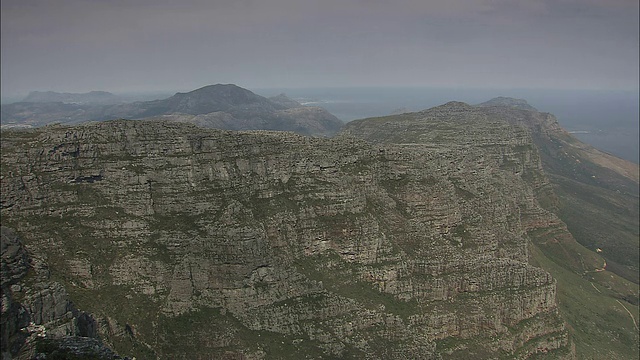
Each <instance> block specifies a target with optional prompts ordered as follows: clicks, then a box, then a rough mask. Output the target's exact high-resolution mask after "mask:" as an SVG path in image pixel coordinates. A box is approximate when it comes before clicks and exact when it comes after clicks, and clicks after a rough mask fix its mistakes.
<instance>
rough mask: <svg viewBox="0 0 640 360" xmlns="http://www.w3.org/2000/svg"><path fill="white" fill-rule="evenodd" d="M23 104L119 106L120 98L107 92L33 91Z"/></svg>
mask: <svg viewBox="0 0 640 360" xmlns="http://www.w3.org/2000/svg"><path fill="white" fill-rule="evenodd" d="M22 102H40V103H41V102H62V103H66V104H73V103H75V104H117V103H119V102H122V99H120V97H118V96H116V95H114V94H112V93H110V92H107V91H90V92H88V93H59V92H55V91H32V92H30V93H29V95H27V97H26V98H24V100H22Z"/></svg>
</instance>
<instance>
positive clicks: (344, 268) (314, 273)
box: [295, 253, 421, 321]
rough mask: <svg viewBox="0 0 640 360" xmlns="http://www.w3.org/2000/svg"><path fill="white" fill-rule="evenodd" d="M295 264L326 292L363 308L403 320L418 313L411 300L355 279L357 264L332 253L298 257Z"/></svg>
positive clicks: (416, 305) (357, 277)
mask: <svg viewBox="0 0 640 360" xmlns="http://www.w3.org/2000/svg"><path fill="white" fill-rule="evenodd" d="M295 265H296V269H297V270H298V271H300V272H301V273H303V274H305V275H306V276H307V277H308V278H310V279H311V280H315V281H322V285H323V286H324V288H325V289H327V290H328V291H330V292H332V293H335V294H337V295H340V296H343V297H346V298H349V299H354V300H356V301H357V302H358V303H359V304H361V305H363V306H365V307H366V308H369V309H372V310H381V309H384V310H383V312H387V313H391V314H393V315H397V316H399V317H401V318H402V319H404V320H405V321H406V320H408V318H409V317H410V316H411V315H415V314H418V313H420V312H421V309H420V307H419V305H418V303H417V302H416V301H415V300H411V301H403V300H400V299H398V298H396V297H395V296H393V295H392V294H389V293H385V292H382V291H380V290H378V289H376V288H375V287H374V285H373V284H371V283H369V282H366V281H364V280H359V274H358V273H357V271H358V267H357V265H355V264H352V263H349V262H347V261H345V260H342V258H340V256H339V255H337V254H335V253H330V254H327V255H317V256H314V257H306V258H303V259H299V260H297V261H296V263H295ZM327 265H328V267H327ZM381 305H382V306H381Z"/></svg>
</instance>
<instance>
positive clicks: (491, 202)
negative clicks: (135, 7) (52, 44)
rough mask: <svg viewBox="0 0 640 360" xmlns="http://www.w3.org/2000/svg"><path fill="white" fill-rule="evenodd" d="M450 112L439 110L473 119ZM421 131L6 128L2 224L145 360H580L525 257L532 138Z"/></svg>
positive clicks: (533, 203)
mask: <svg viewBox="0 0 640 360" xmlns="http://www.w3.org/2000/svg"><path fill="white" fill-rule="evenodd" d="M448 106H449V105H448ZM449 107H450V108H449ZM449 107H445V108H440V109H438V108H436V109H435V110H433V111H434V113H437V114H440V113H442V114H449V113H451V112H452V111H457V110H456V109H457V108H458V107H460V108H461V109H463V110H464V109H465V107H464V106H463V105H461V104H450V106H449ZM400 116H401V117H403V118H407V119H408V117H409V116H410V115H407V114H403V115H400ZM428 121H429V122H430V123H431V124H432V126H435V127H437V129H439V130H438V131H436V132H434V133H433V134H432V133H431V132H429V133H427V134H419V133H417V134H416V136H415V137H412V135H411V133H409V132H408V131H403V129H402V123H400V124H398V125H399V127H396V128H395V130H393V131H396V132H398V133H399V134H400V135H402V136H404V137H405V138H406V139H409V140H410V142H407V143H395V144H394V143H387V144H381V143H377V144H372V143H370V142H367V141H364V140H360V139H357V138H354V137H352V136H349V134H348V133H347V132H345V133H342V134H340V135H339V136H337V137H335V138H332V139H326V138H312V137H303V136H299V135H296V134H292V133H286V132H265V131H256V132H253V131H251V132H232V131H222V130H215V129H203V128H199V127H196V126H194V125H191V124H183V123H176V122H162V121H124V120H118V121H107V122H97V123H87V124H83V125H79V126H75V127H66V126H48V127H42V128H37V129H31V130H23V131H16V130H5V131H3V132H2V142H1V143H2V147H3V148H2V167H1V169H2V173H1V176H2V182H1V183H0V184H1V189H0V190H2V191H0V194H1V195H0V200H1V201H0V209H1V215H2V222H3V225H6V226H10V227H11V228H13V229H15V232H16V233H18V234H19V235H20V236H21V237H22V240H23V242H24V246H25V249H26V251H27V252H28V253H29V254H31V255H30V256H32V257H34V258H42V259H43V261H46V263H47V264H48V265H47V266H48V267H49V269H50V272H51V278H52V279H55V280H56V281H58V282H59V283H60V284H61V285H62V286H64V288H65V289H66V291H67V292H68V294H69V297H70V299H72V300H73V303H74V304H75V306H77V307H78V308H79V309H83V310H84V311H86V312H88V313H90V314H92V316H93V317H94V318H95V319H96V322H97V323H98V324H99V326H98V327H97V329H98V335H99V337H100V338H101V339H103V341H104V342H105V343H106V344H108V345H109V346H110V347H111V348H112V349H114V350H115V351H116V352H117V353H119V354H123V355H127V356H135V357H136V358H138V359H155V358H164V359H181V358H183V359H186V358H189V359H193V358H223V359H224V358H229V359H231V358H257V359H260V358H262V359H274V358H282V357H288V358H315V359H320V358H363V359H364V358H367V359H406V358H425V359H427V358H441V359H459V358H496V357H509V358H531V357H534V356H535V357H540V358H560V359H571V358H574V357H575V354H574V350H573V342H572V340H571V339H570V329H569V328H568V327H567V325H566V323H565V321H564V320H563V318H562V315H561V314H560V313H559V310H558V309H559V308H558V303H557V294H558V292H557V288H556V280H555V279H554V278H553V277H552V276H551V275H550V274H549V273H548V272H546V271H545V270H543V269H541V268H539V267H536V266H533V265H532V264H531V263H530V259H529V257H530V246H529V243H530V241H531V240H530V236H531V235H530V234H531V233H533V232H536V231H540V232H545V231H547V229H556V228H558V227H560V221H559V220H558V219H557V217H555V216H554V215H553V214H552V213H551V212H549V211H547V210H545V209H544V208H542V207H541V206H540V205H539V203H538V200H537V198H536V197H537V194H539V193H544V192H545V191H551V185H550V184H549V183H548V181H547V179H546V177H545V176H544V173H543V170H542V167H541V164H540V158H539V155H538V153H537V151H536V149H535V146H534V144H533V142H532V141H533V140H532V138H531V136H530V134H529V133H528V132H527V130H526V129H525V128H523V127H520V126H514V125H511V124H509V123H508V122H505V121H499V120H496V121H485V122H478V121H475V119H469V120H468V121H467V120H464V121H460V122H456V123H451V124H445V122H444V121H437V120H435V119H434V120H428ZM375 122H376V120H372V123H375ZM422 123H424V121H422ZM360 124H362V122H360ZM383 128H385V127H384V126H383ZM386 130H388V131H392V130H391V129H386ZM403 134H404V135H403ZM438 135H439V136H440V140H437V139H438V138H437V136H438ZM422 136H434V139H436V140H434V141H432V142H427V143H426V144H425V145H423V144H421V143H420V142H419V141H418V140H420V137H422ZM422 140H425V141H426V140H427V139H426V138H424V139H422ZM599 260H600V258H599V257H597V256H594V258H593V259H591V258H585V266H586V267H589V268H591V269H595V268H596V267H600V266H601V262H600V261H599ZM25 279H26V278H25ZM25 281H26V280H25ZM25 286H26V285H25ZM9 291H13V290H11V288H10V289H9ZM11 295H12V296H13V297H14V298H16V299H18V300H17V301H23V300H24V302H25V304H24V308H25V309H31V308H34V306H33V305H31V303H30V301H32V300H29V299H30V298H26V299H25V298H20V296H19V295H20V294H16V293H14V292H12V293H11ZM25 316H27V317H28V316H32V313H31V312H29V311H27V312H26V313H25ZM612 316H613V315H612ZM625 316H627V315H626V314H625ZM613 317H614V318H615V316H613ZM34 322H35V323H36V324H37V325H42V326H45V324H43V323H42V321H38V320H34Z"/></svg>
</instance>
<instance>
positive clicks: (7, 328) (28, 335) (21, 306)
mask: <svg viewBox="0 0 640 360" xmlns="http://www.w3.org/2000/svg"><path fill="white" fill-rule="evenodd" d="M0 231H1V237H0V239H1V244H2V287H1V290H2V294H1V296H2V313H1V323H0V325H1V330H2V339H1V341H2V342H1V345H2V347H1V348H2V350H1V351H2V359H11V358H14V357H15V358H17V359H31V358H37V359H39V358H46V356H47V355H51V356H54V357H55V356H62V355H63V354H73V355H75V356H80V357H82V356H84V355H86V356H94V357H92V358H97V359H120V357H118V356H117V355H116V354H115V353H113V352H112V351H111V350H110V349H108V348H107V347H105V346H104V345H103V344H102V342H101V341H100V340H98V339H97V338H96V337H97V336H98V333H97V330H98V326H97V322H96V320H95V319H94V318H93V316H92V315H91V314H89V313H86V312H84V311H80V310H78V309H77V308H75V307H74V305H73V304H72V303H71V301H70V299H69V295H68V293H67V291H66V289H65V288H64V286H63V285H62V284H60V283H58V282H55V281H51V279H50V277H49V271H48V268H47V266H46V264H44V263H43V262H42V260H41V259H32V258H30V257H29V256H28V254H27V252H26V251H25V249H24V247H23V245H22V243H21V241H20V239H19V238H18V236H17V235H16V234H15V232H14V231H13V230H12V229H9V228H7V227H5V226H2V227H0ZM42 356H45V357H42ZM57 358H60V357H57Z"/></svg>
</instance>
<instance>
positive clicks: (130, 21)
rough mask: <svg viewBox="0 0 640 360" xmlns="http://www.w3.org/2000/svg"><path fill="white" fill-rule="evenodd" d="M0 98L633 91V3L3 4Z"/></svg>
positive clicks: (33, 0) (196, 0) (82, 0)
mask: <svg viewBox="0 0 640 360" xmlns="http://www.w3.org/2000/svg"><path fill="white" fill-rule="evenodd" d="M1 16H2V19H1V20H2V22H1V60H2V62H1V91H2V96H3V97H9V96H13V97H16V96H22V95H26V94H27V93H28V92H29V91H34V90H41V91H47V90H51V91H58V92H87V91H91V90H107V91H112V92H142V91H174V90H180V91H183V90H190V89H195V88H198V87H201V86H204V85H207V84H215V83H234V84H238V85H239V86H242V87H246V88H253V89H255V88H276V87H282V88H286V87H303V88H309V87H371V86H427V87H465V88H467V87H471V88H545V89H594V90H632V91H637V89H638V76H639V70H638V69H639V55H638V50H639V46H638V44H639V37H638V1H637V0H607V1H605V0H481V1H474V2H473V3H470V2H468V1H464V0H447V1H420V0H396V1H393V2H390V1H362V0H352V1H338V0H323V1H311V0H301V1H297V0H267V1H253V0H247V1H204V0H185V1H180V2H175V1H167V0H154V1H150V0H139V1H135V2H131V1H123V0H112V1H99V0H60V1H55V2H51V1H44V0H20V1H18V0H3V1H2V3H1Z"/></svg>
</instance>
